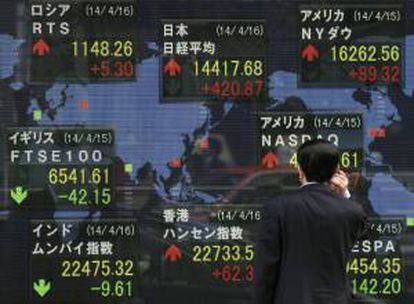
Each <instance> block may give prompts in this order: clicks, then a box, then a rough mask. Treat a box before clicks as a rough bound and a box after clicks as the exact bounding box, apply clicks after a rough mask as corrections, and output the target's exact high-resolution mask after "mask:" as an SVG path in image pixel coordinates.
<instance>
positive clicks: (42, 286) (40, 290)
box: [33, 279, 52, 298]
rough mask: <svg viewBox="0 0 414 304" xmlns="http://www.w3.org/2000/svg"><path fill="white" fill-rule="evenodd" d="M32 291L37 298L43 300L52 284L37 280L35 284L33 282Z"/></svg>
mask: <svg viewBox="0 0 414 304" xmlns="http://www.w3.org/2000/svg"><path fill="white" fill-rule="evenodd" d="M33 289H34V290H35V291H36V293H37V294H38V295H39V297H41V298H43V297H44V296H46V295H47V293H48V292H49V291H50V290H51V289H52V284H51V283H50V282H46V280H45V279H39V280H37V282H33Z"/></svg>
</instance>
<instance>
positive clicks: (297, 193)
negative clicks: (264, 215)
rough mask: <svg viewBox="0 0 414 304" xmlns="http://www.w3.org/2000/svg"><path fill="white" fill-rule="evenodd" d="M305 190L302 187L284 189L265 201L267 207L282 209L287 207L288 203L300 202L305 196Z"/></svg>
mask: <svg viewBox="0 0 414 304" xmlns="http://www.w3.org/2000/svg"><path fill="white" fill-rule="evenodd" d="M303 195H304V194H303V192H302V191H301V189H300V188H299V189H295V190H284V191H281V192H280V193H278V194H277V195H276V196H275V197H273V198H272V199H271V200H269V201H267V202H266V203H265V208H266V209H268V210H270V211H272V210H280V209H282V208H285V207H286V205H287V204H292V203H293V202H299V201H300V200H301V197H303Z"/></svg>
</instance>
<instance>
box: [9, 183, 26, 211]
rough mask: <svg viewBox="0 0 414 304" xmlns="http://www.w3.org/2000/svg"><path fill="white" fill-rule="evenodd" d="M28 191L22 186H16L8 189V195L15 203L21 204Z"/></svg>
mask: <svg viewBox="0 0 414 304" xmlns="http://www.w3.org/2000/svg"><path fill="white" fill-rule="evenodd" d="M28 195H29V193H28V192H27V190H25V189H24V188H23V187H22V186H17V187H15V188H14V189H11V190H10V196H11V198H12V199H13V200H14V202H15V203H16V204H17V205H19V206H20V205H21V203H23V201H24V200H25V199H26V198H27V196H28Z"/></svg>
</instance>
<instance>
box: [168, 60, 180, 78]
mask: <svg viewBox="0 0 414 304" xmlns="http://www.w3.org/2000/svg"><path fill="white" fill-rule="evenodd" d="M181 70H182V69H181V66H180V65H179V64H178V63H177V61H175V59H174V58H171V59H170V60H169V61H168V62H167V64H166V65H165V66H164V73H165V74H167V75H168V76H176V75H179V74H181Z"/></svg>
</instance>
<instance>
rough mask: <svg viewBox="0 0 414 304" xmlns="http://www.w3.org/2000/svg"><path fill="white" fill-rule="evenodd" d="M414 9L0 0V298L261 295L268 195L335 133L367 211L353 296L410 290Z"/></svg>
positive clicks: (295, 1)
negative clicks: (257, 288)
mask: <svg viewBox="0 0 414 304" xmlns="http://www.w3.org/2000/svg"><path fill="white" fill-rule="evenodd" d="M413 19H414V1H413V0H405V1H403V0H392V1H391V0H384V1H382V0H381V1H380V0H372V1H371V0H362V1H361V0H359V1H352V0H349V1H310V0H308V1H299V0H221V1H217V0H193V1H182V0H180V1H178V0H168V1H167V0H93V1H92V0H4V1H2V2H1V4H0V126H1V127H0V130H1V132H0V136H1V145H0V156H1V164H0V302H1V303H2V304H22V303H27V304H54V303H56V304H58V303H59V304H60V303H61V304H72V303H77V304H98V303H99V304H105V303H119V304H178V303H180V304H196V303H197V304H211V303H217V304H236V303H237V304H250V303H252V290H253V286H254V283H255V278H256V277H255V266H256V263H257V246H256V241H257V238H258V236H259V235H258V234H259V233H260V231H259V230H258V226H259V225H260V224H261V221H262V219H263V218H264V214H263V212H264V210H263V205H264V204H265V203H266V202H268V201H270V200H271V199H272V198H274V197H276V196H277V195H279V194H280V193H281V192H284V191H285V190H291V189H296V188H298V187H299V180H298V176H297V172H296V169H297V162H298V159H297V153H296V151H297V149H298V147H299V146H300V145H301V144H303V143H304V142H306V141H308V140H311V139H314V138H322V139H326V140H328V141H330V142H331V143H333V144H334V145H336V146H337V147H338V149H339V167H340V168H341V169H342V170H343V171H345V172H346V174H347V175H348V177H349V180H350V183H349V190H350V192H351V199H352V200H354V201H356V202H357V203H358V204H359V205H361V206H362V208H363V209H364V211H365V213H366V214H367V215H368V220H367V223H366V228H365V230H364V233H363V234H362V235H361V237H360V238H359V240H358V241H357V242H356V243H355V244H354V245H353V247H352V248H349V251H350V252H349V260H348V263H347V265H346V267H344V268H346V269H344V271H346V273H347V276H348V281H349V292H350V293H351V294H352V303H387V304H408V303H410V304H412V303H414V161H413V156H414V138H413V135H412V134H413V133H412V132H413V129H414V23H413ZM315 246H318V244H315ZM299 248H300V246H299ZM297 292H298V293H301V290H300V289H298V290H297ZM262 304H268V303H262ZM297 304H307V303H297ZM332 304H335V303H332Z"/></svg>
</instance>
